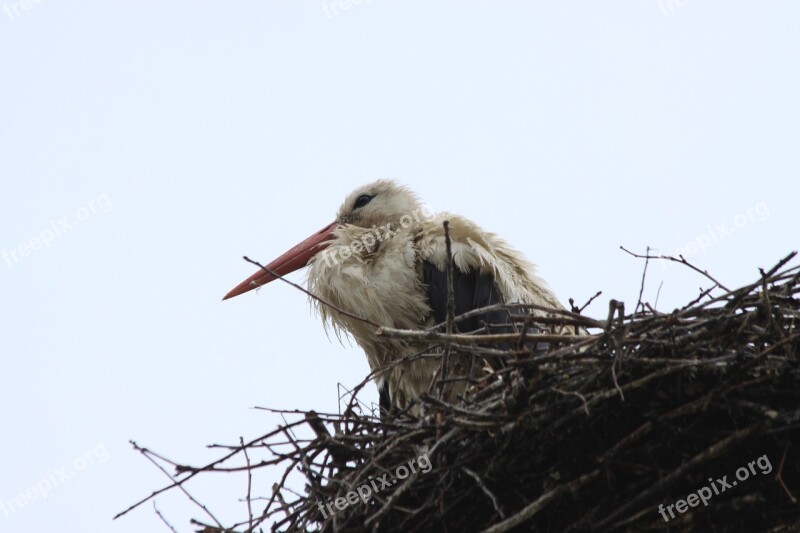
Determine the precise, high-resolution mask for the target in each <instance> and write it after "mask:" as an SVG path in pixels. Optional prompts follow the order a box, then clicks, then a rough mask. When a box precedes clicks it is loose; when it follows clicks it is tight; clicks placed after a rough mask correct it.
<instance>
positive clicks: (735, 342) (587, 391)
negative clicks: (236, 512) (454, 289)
mask: <svg viewBox="0 0 800 533" xmlns="http://www.w3.org/2000/svg"><path fill="white" fill-rule="evenodd" d="M792 257H794V254H791V255H790V256H788V257H787V258H785V259H784V260H782V261H780V262H779V263H778V264H777V265H776V266H775V267H773V268H772V269H770V270H769V271H761V276H760V278H759V279H758V280H756V281H755V282H754V283H752V284H750V285H747V286H744V287H741V288H739V289H736V290H720V289H719V287H718V286H717V284H714V287H712V289H713V290H715V291H716V292H719V293H720V294H719V295H716V296H715V295H714V292H713V291H712V289H709V290H707V291H703V292H702V293H701V294H700V296H699V297H698V298H697V299H696V300H695V301H693V302H691V303H689V304H688V305H686V306H685V307H683V308H681V309H677V310H675V311H674V312H672V313H667V314H664V313H659V312H656V311H655V310H653V309H652V308H651V307H649V306H648V305H646V304H642V303H641V302H640V303H639V305H637V307H636V310H635V312H634V313H632V314H627V315H626V314H625V312H624V306H623V305H622V304H621V303H619V302H615V301H613V300H612V301H611V302H610V305H609V312H608V315H607V317H606V318H605V319H604V320H596V319H592V318H589V317H587V316H584V315H582V314H580V313H579V310H577V309H575V308H574V307H573V310H572V311H558V310H549V311H550V313H549V314H548V316H546V317H539V318H535V317H532V315H531V314H530V313H526V312H523V311H524V309H520V306H507V308H508V309H509V311H510V312H511V313H512V316H513V317H514V319H515V320H517V321H519V322H521V323H524V324H526V325H528V326H531V325H533V326H535V327H538V328H539V330H540V331H541V332H542V333H539V334H530V333H529V331H530V328H527V327H526V328H522V329H521V331H523V332H524V333H520V334H501V335H494V336H492V335H486V336H464V335H447V334H446V333H443V332H442V331H441V329H439V330H431V331H426V332H402V331H396V330H388V329H387V330H385V331H384V332H383V333H384V334H386V335H394V336H400V337H404V338H405V340H406V341H407V342H410V343H418V345H419V347H420V351H421V352H430V350H431V348H432V347H437V346H438V347H439V348H440V349H441V350H440V351H443V352H452V353H460V354H470V355H472V356H473V357H475V358H477V359H479V360H481V361H490V360H492V358H497V357H498V356H502V359H503V361H504V365H496V364H487V365H485V366H486V371H485V373H484V374H483V375H482V376H480V377H478V378H474V377H473V378H472V379H471V380H470V384H469V387H468V388H467V390H466V393H465V394H464V395H463V397H460V398H458V399H454V400H452V401H451V400H447V399H446V398H448V396H447V395H446V392H445V393H442V389H446V385H445V386H444V387H439V386H438V385H439V384H434V385H433V386H432V388H431V394H429V395H427V396H424V397H422V398H419V399H418V404H417V405H416V408H415V409H408V410H406V411H405V412H392V413H389V414H385V415H384V416H383V418H381V417H380V416H378V414H377V413H376V412H375V410H374V409H369V408H366V407H365V406H363V405H361V404H360V403H359V401H358V399H357V396H358V395H357V392H358V389H360V388H361V387H363V386H364V383H362V384H361V385H359V387H357V388H356V390H355V391H353V394H351V395H350V396H349V400H348V401H347V402H346V406H345V408H344V409H343V411H342V413H338V414H322V413H315V412H313V411H312V412H297V411H282V413H284V414H285V416H287V417H288V420H287V423H286V424H285V425H283V426H281V427H280V428H278V429H277V430H275V431H273V432H271V433H269V434H267V435H264V436H261V437H259V438H257V439H254V440H252V441H251V442H249V443H246V442H242V443H240V444H239V445H232V446H230V447H229V450H228V453H226V455H225V456H224V457H222V458H220V459H219V460H218V461H215V462H214V463H212V464H210V465H205V466H203V467H190V466H185V465H179V464H175V463H170V465H171V466H173V467H175V468H176V470H177V472H176V474H174V477H173V479H174V481H173V483H172V484H171V485H169V486H167V487H165V488H164V489H162V490H167V489H170V488H173V487H177V486H180V487H182V488H185V486H186V481H188V480H189V479H191V478H192V477H194V476H197V475H200V474H202V475H208V474H209V473H210V472H213V471H224V472H230V471H235V470H246V471H247V472H248V476H258V475H260V472H262V471H261V470H259V468H261V467H263V466H270V465H271V466H272V467H278V468H282V469H283V472H284V475H283V478H282V481H281V483H278V484H276V485H275V486H274V487H273V490H272V491H270V492H268V493H267V494H266V495H261V496H262V497H261V498H259V499H256V498H255V496H253V497H252V498H251V495H250V488H249V487H250V484H249V482H248V493H247V506H248V512H247V516H246V517H245V516H243V517H242V520H241V522H240V523H238V524H232V525H231V526H226V527H223V526H222V524H220V523H219V521H218V520H216V518H213V515H211V514H210V512H208V514H207V515H206V516H205V517H204V519H203V520H193V522H194V523H195V524H196V525H198V526H199V527H200V528H201V530H202V531H204V532H206V533H211V532H221V531H259V530H260V529H259V528H264V527H266V524H270V523H271V527H272V529H273V530H280V531H309V530H312V531H314V530H316V531H364V530H380V531H404V532H405V531H454V532H455V531H487V532H502V531H527V530H531V531H542V532H545V531H557V532H562V531H665V530H680V531H684V530H688V531H796V530H800V503H798V500H797V498H798V496H800V462H799V461H798V457H800V449H798V448H800V365H798V351H799V350H800V330H799V329H798V325H799V324H798V318H800V300H798V299H797V294H798V291H800V287H799V286H798V285H799V283H798V282H799V281H800V267H793V268H788V267H786V264H787V263H788V261H789V260H790V259H791V258H792ZM673 260H675V259H673ZM679 262H684V260H683V258H681V259H680V261H679ZM704 274H705V273H704ZM705 275H706V276H708V275H707V274H705ZM708 278H709V279H713V278H711V277H710V276H708ZM527 307H530V306H527ZM456 320H457V319H456ZM557 327H558V328H572V329H573V330H576V329H578V328H586V329H587V330H588V331H589V332H590V333H591V335H589V336H586V335H561V336H557V335H552V334H548V333H547V331H548V330H549V331H552V330H553V329H554V328H557ZM526 335H527V338H522V337H523V336H526ZM531 340H536V341H537V342H538V343H539V344H538V346H539V349H535V348H532V346H531V342H530V341H531ZM512 341H513V342H512ZM542 342H546V343H547V345H546V349H544V350H542V349H541V348H542V344H541V343H542ZM497 346H503V349H502V350H501V349H498V348H497ZM453 379H456V377H455V376H439V381H440V384H446V383H447V382H448V381H452V380H453ZM365 383H366V382H365ZM301 428H305V429H306V430H309V429H310V431H306V433H307V434H308V437H307V438H301V437H298V436H297V434H298V433H300V432H301ZM139 450H140V451H142V452H143V453H145V455H146V456H147V457H148V458H150V459H151V460H154V461H158V462H159V463H161V464H163V459H161V458H160V457H159V456H156V455H155V454H153V453H152V452H150V451H149V450H146V449H143V448H139ZM256 457H258V458H259V459H256ZM262 457H263V460H261V458H262ZM236 461H239V463H236ZM234 463H236V464H234ZM298 472H299V473H300V474H301V475H302V476H303V478H304V485H305V487H304V491H303V493H298V492H295V491H293V490H291V488H290V486H289V485H290V483H289V482H288V481H287V480H289V479H291V478H292V476H297V473H298ZM249 479H251V478H249ZM365 487H367V488H368V489H369V494H367V492H368V489H367V488H365ZM159 492H160V491H159ZM147 499H149V498H146V499H145V500H143V501H147ZM140 503H141V502H140ZM137 505H138V504H137ZM207 507H208V508H209V509H210V508H211V506H207ZM208 516H212V518H213V520H212V522H214V523H210V524H209V523H208V522H209V520H208V518H207V517H208Z"/></svg>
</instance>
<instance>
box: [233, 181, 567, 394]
mask: <svg viewBox="0 0 800 533" xmlns="http://www.w3.org/2000/svg"><path fill="white" fill-rule="evenodd" d="M445 220H448V221H449V234H450V239H451V249H452V257H453V272H454V275H453V287H454V295H455V306H456V309H455V311H456V315H459V314H461V313H465V312H467V311H470V310H472V309H477V308H480V307H484V306H486V305H490V304H493V303H527V304H538V305H542V306H547V307H551V308H557V309H562V308H563V307H562V306H561V304H560V303H559V302H558V300H557V299H556V297H555V296H554V295H553V293H552V292H550V290H549V289H548V288H547V286H546V284H545V283H544V281H542V280H541V279H540V278H539V277H538V276H536V274H535V267H534V265H533V264H531V263H530V262H528V261H527V260H526V259H525V258H524V257H523V255H522V254H521V253H519V252H517V251H516V250H514V249H513V248H511V246H509V245H508V244H507V243H506V242H505V241H504V240H502V239H500V238H499V237H497V236H496V235H495V234H493V233H489V232H486V231H483V230H482V229H481V228H480V227H478V226H477V225H476V224H474V223H473V222H471V221H469V220H467V219H465V218H463V217H460V216H458V215H453V214H449V213H439V214H432V213H428V212H425V210H424V209H423V206H422V204H421V203H420V201H419V199H418V198H417V196H416V195H415V194H414V193H413V192H411V191H410V190H408V189H407V188H405V187H403V186H400V185H398V184H397V183H396V182H394V181H391V180H379V181H376V182H374V183H370V184H369V185H364V186H362V187H359V188H358V189H356V190H355V191H353V192H352V193H350V194H349V195H348V196H347V198H346V199H345V201H344V203H343V204H342V206H341V207H340V208H339V212H338V214H337V216H336V220H335V221H334V222H333V223H331V224H329V225H328V226H325V227H324V228H323V229H321V230H320V231H318V232H317V233H315V234H313V235H312V236H310V237H309V238H307V239H306V240H304V241H303V242H301V243H299V244H298V245H296V246H295V247H293V248H292V249H291V250H289V251H287V252H286V253H284V254H283V255H281V256H280V257H278V258H277V259H275V260H274V261H273V262H271V263H270V264H268V265H267V267H266V268H267V269H269V270H271V271H273V272H275V273H276V274H278V275H280V276H284V275H286V274H288V273H290V272H293V271H295V270H297V269H299V268H302V267H304V266H306V265H308V266H309V272H308V287H309V291H310V292H311V293H313V294H315V295H317V296H319V297H320V298H321V299H322V300H325V301H326V302H329V303H331V304H333V305H334V306H336V307H337V308H338V309H341V310H343V311H347V312H348V313H350V314H353V315H356V316H360V317H363V318H366V319H369V320H370V321H371V322H373V323H377V324H380V325H381V326H386V327H392V328H404V329H417V330H419V329H423V328H427V327H430V326H433V325H435V324H438V323H441V322H443V321H444V320H445V318H446V312H447V311H446V307H447V274H446V272H447V270H446V265H447V253H446V246H445V236H444V228H443V222H444V221H445ZM274 279H276V278H274V277H273V276H271V275H270V274H269V273H267V272H265V271H264V270H260V271H259V272H256V273H255V274H254V275H252V276H251V277H249V278H248V279H246V280H245V281H243V282H242V283H240V284H239V285H237V286H236V287H235V288H234V289H233V290H231V291H230V292H229V293H228V294H226V295H225V298H223V300H225V299H228V298H232V297H234V296H238V295H239V294H242V293H245V292H247V291H249V290H251V289H254V288H256V287H260V286H261V285H264V284H266V283H269V282H270V281H272V280H274ZM312 302H313V303H314V305H315V306H316V308H317V311H318V312H319V314H320V315H321V316H322V319H323V322H324V323H325V325H326V327H327V325H329V324H330V325H331V326H332V327H333V329H334V331H335V332H336V333H337V335H338V334H340V333H341V332H342V331H345V332H349V333H350V334H352V336H353V337H354V338H355V340H356V342H357V343H358V344H359V346H361V348H362V349H363V350H364V352H365V353H366V355H367V359H368V360H369V365H370V367H371V368H372V371H373V372H374V373H375V375H376V382H377V385H378V389H379V392H380V400H381V401H380V403H381V407H383V408H389V407H390V406H391V405H394V406H397V407H400V408H403V407H405V406H406V405H407V402H408V401H409V400H410V399H411V398H416V397H419V396H420V395H421V394H423V393H424V392H427V391H428V389H429V386H430V383H431V381H432V378H433V377H434V375H435V373H436V370H437V368H438V366H439V363H438V362H437V361H436V360H435V359H431V358H428V359H416V360H414V361H411V362H404V363H402V364H399V365H398V364H395V365H392V364H391V363H392V362H393V361H397V360H398V359H402V358H404V357H406V356H409V355H411V354H414V353H416V352H418V349H417V348H415V347H413V346H409V345H408V344H406V343H404V342H402V341H399V340H397V339H390V338H386V337H385V336H379V335H378V334H377V331H376V328H375V327H374V326H372V325H369V324H368V323H365V322H362V321H359V320H356V319H354V318H352V317H350V316H347V315H345V314H343V313H341V312H339V311H337V310H335V309H332V308H331V307H328V306H326V305H322V304H320V303H319V302H318V301H316V300H313V299H312ZM489 318H490V320H491V322H492V323H495V322H497V321H500V322H504V323H505V322H507V320H508V313H502V314H500V313H495V314H492V316H491V317H489ZM457 326H458V328H457V329H455V330H454V331H460V332H466V331H473V330H477V329H479V328H480V327H481V322H480V321H479V320H478V318H477V317H476V319H472V320H465V321H463V322H460V323H458V324H457Z"/></svg>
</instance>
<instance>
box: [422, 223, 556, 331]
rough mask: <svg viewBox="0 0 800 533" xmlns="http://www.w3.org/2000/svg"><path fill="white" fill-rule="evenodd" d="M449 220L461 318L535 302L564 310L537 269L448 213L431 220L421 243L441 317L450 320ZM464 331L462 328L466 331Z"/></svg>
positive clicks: (503, 244) (498, 241)
mask: <svg viewBox="0 0 800 533" xmlns="http://www.w3.org/2000/svg"><path fill="white" fill-rule="evenodd" d="M445 220H447V221H449V233H450V242H451V250H452V254H453V266H454V279H453V281H454V283H453V288H454V295H455V297H456V314H459V312H466V311H470V310H472V309H476V308H479V307H482V306H483V305H489V304H492V303H515V302H518V303H530V304H538V305H542V306H547V307H554V308H558V309H561V308H562V306H561V304H560V303H559V302H558V300H557V299H556V297H555V296H554V295H553V293H552V292H550V289H549V288H548V287H547V285H546V284H545V282H544V281H543V280H541V279H540V278H539V277H538V276H537V275H536V273H535V270H536V267H535V266H534V265H533V264H532V263H530V262H529V261H528V260H527V259H525V257H524V256H523V255H522V254H520V253H519V252H517V251H516V250H514V249H513V248H511V246H509V245H508V243H506V242H505V241H504V240H502V239H500V238H499V237H497V236H496V235H494V234H493V233H488V232H485V231H483V230H482V229H481V228H480V227H478V226H477V225H476V224H474V223H473V222H471V221H469V220H467V219H465V218H463V217H460V216H457V215H452V214H449V213H440V214H438V215H436V217H434V218H433V219H432V220H429V221H427V222H426V223H425V224H424V226H423V229H422V231H421V233H420V235H419V237H418V240H417V249H418V250H419V254H420V260H421V261H422V269H423V279H424V282H425V283H426V284H427V285H428V288H429V298H430V300H431V301H430V305H431V308H432V309H433V311H434V315H435V316H436V317H437V322H441V320H439V317H440V316H446V305H447V274H446V272H447V249H446V243H445V236H444V227H443V222H444V221H445ZM462 331H463V329H462Z"/></svg>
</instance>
